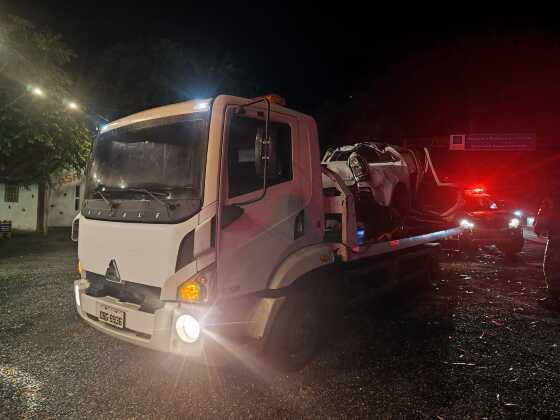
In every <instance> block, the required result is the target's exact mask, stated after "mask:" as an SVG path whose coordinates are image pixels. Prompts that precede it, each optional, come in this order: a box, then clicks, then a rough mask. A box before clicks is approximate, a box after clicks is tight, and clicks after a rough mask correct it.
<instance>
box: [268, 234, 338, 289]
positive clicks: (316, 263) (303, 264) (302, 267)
mask: <svg viewBox="0 0 560 420" xmlns="http://www.w3.org/2000/svg"><path fill="white" fill-rule="evenodd" d="M332 263H334V254H333V252H332V250H331V247H330V246H329V245H328V244H323V243H321V244H315V245H311V246H308V247H305V248H301V249H298V250H297V251H295V252H294V253H292V254H290V255H289V256H288V257H287V258H286V259H285V260H284V261H283V262H282V263H281V264H280V266H278V268H277V269H276V270H275V272H274V274H273V275H272V277H271V279H270V282H269V283H268V288H269V289H272V290H275V289H281V288H284V287H288V286H290V285H291V284H292V283H294V282H295V281H296V280H297V279H298V278H300V277H301V276H303V275H304V274H306V273H309V272H311V271H313V270H315V269H317V268H319V267H324V266H327V265H329V264H332Z"/></svg>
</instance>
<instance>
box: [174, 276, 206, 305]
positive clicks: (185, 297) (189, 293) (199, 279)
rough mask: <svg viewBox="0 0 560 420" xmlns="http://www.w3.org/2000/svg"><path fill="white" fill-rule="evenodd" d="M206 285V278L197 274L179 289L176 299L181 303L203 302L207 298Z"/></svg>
mask: <svg viewBox="0 0 560 420" xmlns="http://www.w3.org/2000/svg"><path fill="white" fill-rule="evenodd" d="M207 285H208V281H207V280H206V277H204V276H203V275H201V274H197V275H196V276H194V277H192V278H190V279H189V280H187V281H186V282H184V283H183V284H182V285H181V286H180V287H179V290H178V293H177V295H178V296H177V298H178V300H180V301H183V302H205V301H206V300H207V298H208V294H207V293H206V291H207Z"/></svg>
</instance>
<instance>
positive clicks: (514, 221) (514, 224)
mask: <svg viewBox="0 0 560 420" xmlns="http://www.w3.org/2000/svg"><path fill="white" fill-rule="evenodd" d="M519 223H520V222H519V219H518V218H516V217H514V218H513V219H511V220H510V221H509V227H510V228H511V229H516V228H518V227H519Z"/></svg>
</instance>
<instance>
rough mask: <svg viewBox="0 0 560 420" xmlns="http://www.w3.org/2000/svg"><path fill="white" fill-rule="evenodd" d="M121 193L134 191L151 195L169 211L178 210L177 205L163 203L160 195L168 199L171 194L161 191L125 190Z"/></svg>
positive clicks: (144, 189)
mask: <svg viewBox="0 0 560 420" xmlns="http://www.w3.org/2000/svg"><path fill="white" fill-rule="evenodd" d="M121 191H132V192H139V193H143V194H146V195H149V196H150V197H151V198H153V199H154V200H156V201H157V202H158V203H160V204H161V205H162V206H164V207H165V208H167V209H168V210H175V209H176V208H177V205H176V204H173V203H166V202H165V201H163V200H162V199H161V198H159V197H158V195H159V196H160V197H164V198H168V197H169V193H164V192H159V191H150V190H149V189H147V188H124V189H122V190H121Z"/></svg>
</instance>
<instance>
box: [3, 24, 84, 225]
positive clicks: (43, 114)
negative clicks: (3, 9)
mask: <svg viewBox="0 0 560 420" xmlns="http://www.w3.org/2000/svg"><path fill="white" fill-rule="evenodd" d="M0 28H1V29H0V56H1V61H0V63H1V64H0V182H3V183H18V184H24V185H29V184H33V183H38V184H39V185H40V186H42V187H43V188H42V190H43V191H48V186H49V185H50V184H51V180H52V178H53V176H54V175H57V174H59V173H61V172H62V171H64V170H76V171H82V170H83V168H84V167H85V164H86V160H87V156H88V154H89V149H90V145H91V138H92V135H91V132H90V131H89V130H88V128H87V126H86V120H85V119H84V116H83V115H81V114H80V113H76V112H74V113H73V112H71V111H70V110H69V109H68V108H67V107H66V105H65V102H64V101H67V100H68V98H70V97H71V95H70V92H71V89H72V79H71V78H70V76H69V75H68V73H67V72H66V71H65V66H67V65H68V64H69V63H70V61H71V60H72V59H73V58H74V57H75V54H74V52H73V51H72V50H70V49H69V48H68V47H66V45H65V44H64V43H63V41H62V39H61V38H60V36H58V35H53V34H51V33H49V32H46V31H38V30H36V29H35V27H34V26H33V24H32V23H31V22H29V21H26V20H24V19H21V18H18V17H15V16H10V15H8V16H4V17H0ZM40 191H41V188H40ZM39 199H40V200H45V199H46V197H40V198H39ZM44 207H45V209H48V206H44ZM43 225H44V226H46V217H44V224H43Z"/></svg>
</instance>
